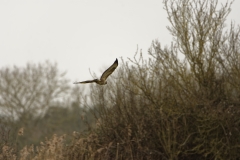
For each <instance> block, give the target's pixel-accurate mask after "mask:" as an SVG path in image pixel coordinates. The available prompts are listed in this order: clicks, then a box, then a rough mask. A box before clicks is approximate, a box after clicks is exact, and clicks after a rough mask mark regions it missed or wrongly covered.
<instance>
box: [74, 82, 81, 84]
mask: <svg viewBox="0 0 240 160" xmlns="http://www.w3.org/2000/svg"><path fill="white" fill-rule="evenodd" d="M79 83H81V82H74V83H73V84H79Z"/></svg>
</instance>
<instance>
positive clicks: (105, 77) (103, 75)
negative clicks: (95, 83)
mask: <svg viewBox="0 0 240 160" xmlns="http://www.w3.org/2000/svg"><path fill="white" fill-rule="evenodd" d="M117 66H118V59H117V58H116V60H115V62H114V63H113V64H112V65H111V66H110V67H109V68H108V69H107V70H106V71H105V72H103V74H102V76H101V78H100V80H101V81H105V80H106V79H107V77H108V76H109V75H110V74H112V73H113V71H114V70H115V69H116V68H117Z"/></svg>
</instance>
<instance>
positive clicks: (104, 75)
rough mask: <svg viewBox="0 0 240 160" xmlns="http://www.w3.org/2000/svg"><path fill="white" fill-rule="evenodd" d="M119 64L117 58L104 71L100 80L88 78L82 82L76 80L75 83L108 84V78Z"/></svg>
mask: <svg viewBox="0 0 240 160" xmlns="http://www.w3.org/2000/svg"><path fill="white" fill-rule="evenodd" d="M117 66H118V59H117V58H116V60H115V62H114V63H113V64H112V65H111V66H110V67H109V68H108V69H107V70H106V71H105V72H103V74H102V76H101V78H100V80H99V79H94V80H88V81H82V82H74V83H73V84H79V83H93V82H95V83H97V84H99V85H105V84H107V81H106V79H107V78H108V76H109V75H110V74H112V73H113V71H114V70H115V69H116V68H117Z"/></svg>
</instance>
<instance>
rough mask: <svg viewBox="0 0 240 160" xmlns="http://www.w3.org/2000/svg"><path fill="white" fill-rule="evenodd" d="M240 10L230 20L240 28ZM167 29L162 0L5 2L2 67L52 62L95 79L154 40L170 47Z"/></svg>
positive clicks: (0, 8)
mask: <svg viewBox="0 0 240 160" xmlns="http://www.w3.org/2000/svg"><path fill="white" fill-rule="evenodd" d="M219 2H225V0H221V1H219ZM239 8H240V1H239V0H236V1H235V2H234V5H233V6H232V12H231V13H230V15H229V17H228V22H230V20H235V22H236V23H237V24H240V18H239V15H240V9H239ZM167 25H169V22H168V21H167V14H166V11H165V10H164V9H163V4H162V0H0V68H1V67H3V66H11V65H17V66H24V65H25V64H26V63H27V62H34V63H38V62H44V61H45V60H50V61H51V62H57V63H58V65H59V68H60V70H61V71H67V76H66V77H67V78H69V79H71V81H72V82H74V81H75V80H79V81H81V80H87V79H91V75H90V73H89V68H90V69H91V71H93V72H95V73H96V74H97V75H98V76H100V75H101V73H102V71H104V70H105V69H106V68H107V67H108V66H109V65H111V64H112V63H113V62H114V60H115V58H120V57H123V58H124V59H125V60H126V59H127V57H130V58H132V57H133V56H134V54H135V51H136V49H137V45H138V46H139V48H140V49H142V52H143V54H144V55H147V50H148V48H149V47H150V45H151V42H152V41H153V40H155V39H158V40H159V41H160V43H161V44H162V46H164V45H166V44H169V43H170V42H171V39H172V38H171V36H170V34H169V32H168V30H167V29H166V26H167ZM119 62H121V61H119ZM120 65H121V64H120Z"/></svg>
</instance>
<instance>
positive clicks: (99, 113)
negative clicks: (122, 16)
mask: <svg viewBox="0 0 240 160" xmlns="http://www.w3.org/2000/svg"><path fill="white" fill-rule="evenodd" d="M163 3H164V6H165V10H166V11H167V13H168V19H169V21H170V23H171V26H168V30H169V32H170V34H171V35H172V37H173V42H172V44H171V46H167V47H164V48H163V47H161V44H160V42H158V41H153V42H152V45H151V47H150V48H149V51H148V53H149V57H148V59H146V58H144V57H143V54H142V53H141V52H138V51H137V52H136V54H135V56H134V57H133V58H132V59H129V60H130V64H129V63H128V62H124V61H122V62H121V66H120V67H119V68H118V69H117V71H116V72H115V73H114V74H113V75H112V76H111V78H109V80H108V81H110V82H109V83H108V85H106V86H104V87H103V86H99V85H91V88H90V92H89V93H90V94H89V95H88V96H87V97H84V96H83V94H82V90H81V89H80V88H71V87H69V86H66V87H64V88H68V89H67V90H63V92H62V93H63V94H65V96H66V97H67V95H68V94H70V95H72V96H71V97H73V98H72V99H71V102H72V103H70V104H69V103H63V102H61V103H57V101H55V102H54V103H51V104H54V105H50V107H48V108H47V110H46V112H45V113H44V115H43V116H42V117H41V118H38V119H36V116H35V115H34V114H30V112H29V113H28V115H29V116H28V117H27V118H26V119H28V122H29V125H25V126H24V131H23V130H22V129H21V128H22V126H21V125H20V122H21V123H22V122H23V121H19V119H17V120H14V121H10V120H5V119H4V120H1V124H3V125H2V128H1V132H0V133H1V137H2V138H1V141H0V144H1V149H2V150H1V155H0V159H71V160H72V159H124V160H126V159H238V158H239V157H240V153H239V149H240V145H239V144H240V138H239V134H240V118H239V117H240V108H239V107H240V65H239V60H240V58H239V56H240V37H239V33H240V28H239V26H238V27H235V25H234V24H233V23H232V24H231V26H230V29H228V30H227V29H226V28H224V27H225V21H226V17H227V15H228V14H229V12H230V8H231V5H232V3H229V2H227V3H226V4H224V5H221V6H220V5H218V3H217V1H216V0H203V1H198V0H193V1H188V0H164V1H163ZM3 71H4V70H3ZM8 73H9V74H10V73H11V74H13V73H14V72H10V71H8ZM4 75H5V74H2V72H1V77H4ZM1 79H2V78H1ZM56 80H57V79H56ZM7 82H8V81H7ZM9 82H10V81H9ZM39 83H44V81H43V82H39ZM1 84H3V85H5V87H7V85H6V84H5V83H3V81H1ZM41 93H42V92H41ZM66 93H67V94H66ZM0 96H1V99H0V100H5V99H4V98H5V97H4V94H2V95H0ZM10 96H11V95H10ZM74 96H75V97H74ZM54 98H55V97H54ZM10 100H11V99H10ZM1 104H3V103H1ZM63 104H65V106H64V105H63ZM1 106H2V105H1ZM33 107H34V106H33ZM35 120H36V121H35ZM85 120H87V123H84V121H85ZM10 122H11V123H10ZM36 123H37V124H38V125H34V124H36ZM19 126H21V127H19ZM13 127H15V128H17V127H19V128H18V129H19V130H18V131H17V130H15V132H14V133H16V135H15V137H16V138H15V139H14V140H11V138H10V137H8V135H9V132H8V131H9V129H10V132H11V128H13ZM83 130H85V132H83ZM30 131H34V132H30ZM86 131H87V132H86ZM54 133H57V134H58V135H56V134H54ZM50 135H53V136H52V137H51V138H50V139H48V138H46V139H45V140H43V138H44V136H47V137H50ZM11 137H14V136H11ZM31 137H34V138H33V140H31ZM38 139H39V140H40V141H42V142H41V143H40V141H38V142H39V143H40V144H37V143H38V142H37V141H36V140H38ZM19 142H21V143H24V142H28V143H24V145H22V146H21V147H20V148H18V145H17V144H18V143H19ZM29 142H31V143H29ZM31 144H34V145H31Z"/></svg>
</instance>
